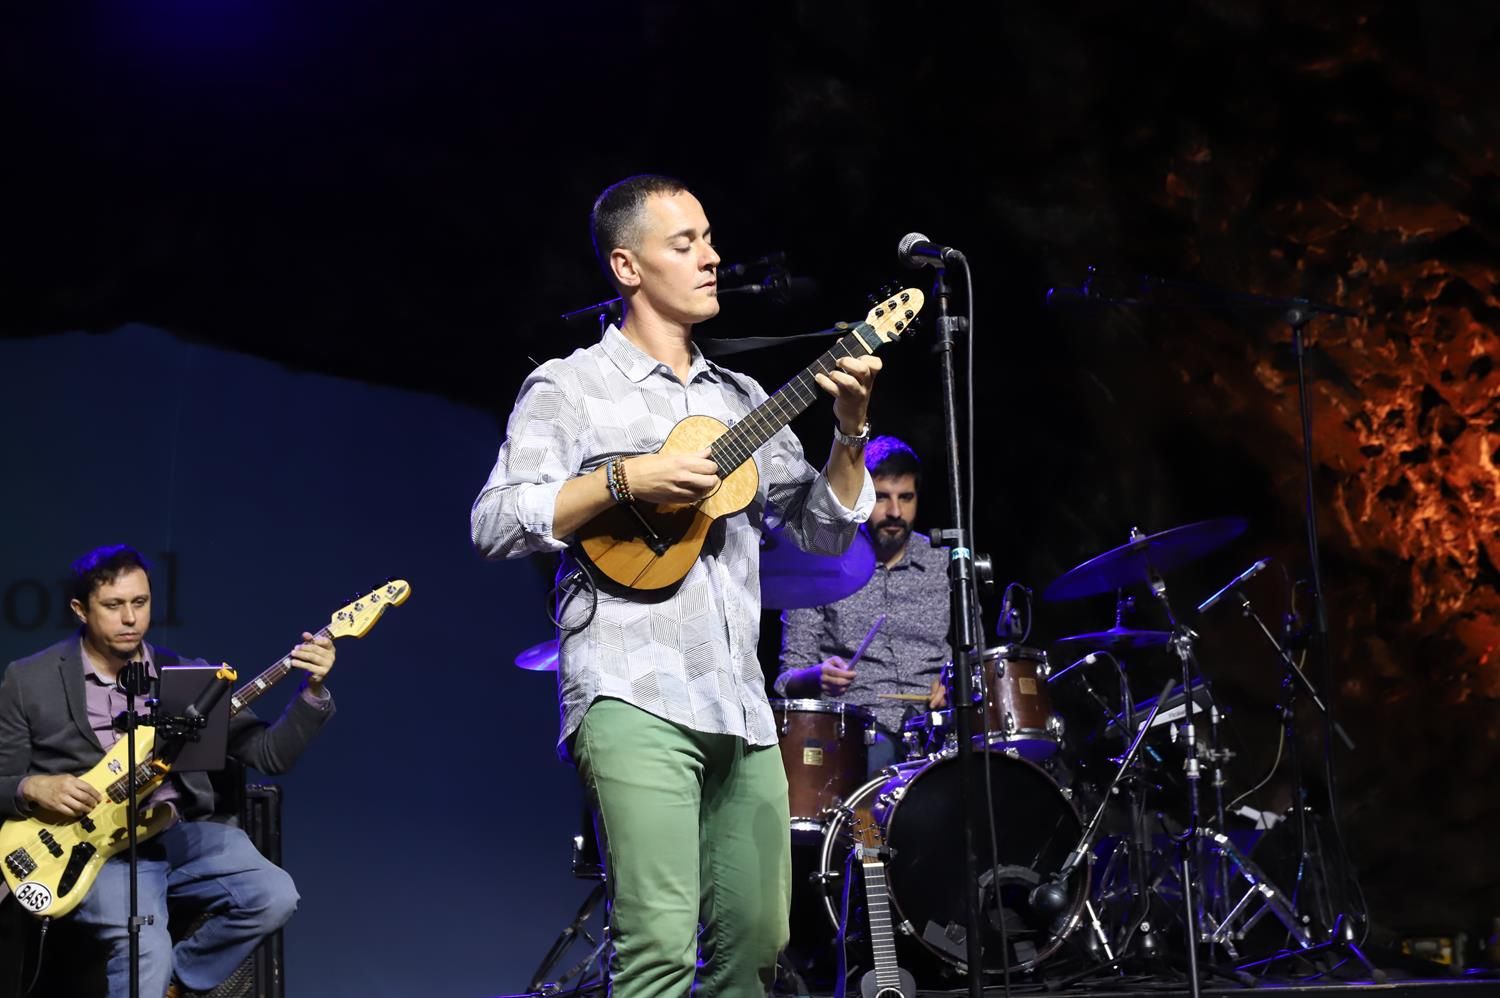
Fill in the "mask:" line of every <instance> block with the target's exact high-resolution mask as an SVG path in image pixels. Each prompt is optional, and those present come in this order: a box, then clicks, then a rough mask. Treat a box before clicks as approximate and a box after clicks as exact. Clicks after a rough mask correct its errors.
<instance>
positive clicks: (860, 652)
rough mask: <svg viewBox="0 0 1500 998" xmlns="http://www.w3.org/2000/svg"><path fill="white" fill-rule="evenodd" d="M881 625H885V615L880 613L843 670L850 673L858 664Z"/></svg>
mask: <svg viewBox="0 0 1500 998" xmlns="http://www.w3.org/2000/svg"><path fill="white" fill-rule="evenodd" d="M883 623H885V614H883V613H882V614H881V615H880V616H878V617H876V618H875V623H873V624H871V625H870V630H869V631H868V632H867V633H866V634H865V639H864V640H863V641H861V642H860V643H859V647H858V648H856V649H855V650H854V657H853V658H851V659H850V660H849V664H848V665H846V666H844V668H846V669H848V670H849V671H850V672H853V671H854V667H855V666H856V665H857V664H859V657H860V656H861V655H863V654H864V653H865V649H866V648H868V647H870V642H871V641H874V640H875V632H876V631H878V630H880V625H881V624H883Z"/></svg>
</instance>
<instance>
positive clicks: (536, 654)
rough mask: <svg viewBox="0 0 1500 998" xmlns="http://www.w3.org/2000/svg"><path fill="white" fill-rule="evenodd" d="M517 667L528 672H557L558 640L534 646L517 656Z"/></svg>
mask: <svg viewBox="0 0 1500 998" xmlns="http://www.w3.org/2000/svg"><path fill="white" fill-rule="evenodd" d="M516 667H517V668H520V669H525V670H526V671H527V672H556V671H557V639H556V638H553V639H552V640H551V641H543V642H542V643H541V644H539V645H532V646H531V647H530V648H527V649H526V650H525V651H523V652H521V654H519V655H517V656H516Z"/></svg>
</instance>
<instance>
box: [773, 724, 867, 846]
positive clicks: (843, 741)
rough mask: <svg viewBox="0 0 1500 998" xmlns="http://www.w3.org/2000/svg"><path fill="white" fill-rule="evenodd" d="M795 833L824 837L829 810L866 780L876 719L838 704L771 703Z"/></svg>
mask: <svg viewBox="0 0 1500 998" xmlns="http://www.w3.org/2000/svg"><path fill="white" fill-rule="evenodd" d="M771 711H772V712H773V713H774V714H775V715H776V733H777V735H778V737H779V740H780V742H781V760H782V762H783V763H784V764H785V765H786V782H787V792H788V796H789V797H790V801H791V809H792V830H793V831H794V832H816V833H818V834H821V833H822V831H823V825H824V822H825V821H826V820H827V814H828V812H829V811H830V810H831V809H832V808H834V807H836V806H838V804H839V802H840V801H841V800H842V799H843V798H844V797H845V796H847V795H848V794H849V793H850V792H852V791H853V790H855V789H857V788H858V787H859V786H860V784H862V783H864V782H865V780H866V776H867V773H866V767H867V765H868V761H869V752H870V742H871V740H873V738H874V734H875V715H874V714H872V713H871V712H870V711H868V710H866V709H865V708H863V707H858V706H855V705H854V704H847V703H840V702H838V701H834V700H772V701H771Z"/></svg>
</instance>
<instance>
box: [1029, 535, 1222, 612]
mask: <svg viewBox="0 0 1500 998" xmlns="http://www.w3.org/2000/svg"><path fill="white" fill-rule="evenodd" d="M1249 526H1250V523H1249V521H1248V520H1246V519H1245V518H1244V517H1241V516H1225V517H1221V518H1219V519H1217V520H1202V521H1200V522H1198V523H1188V524H1184V525H1183V526H1181V527H1173V528H1172V529H1170V530H1163V531H1161V532H1160V533H1157V534H1151V535H1149V536H1147V535H1144V534H1138V535H1137V536H1134V537H1132V538H1131V539H1130V540H1129V541H1128V542H1126V543H1124V544H1121V545H1120V546H1119V547H1117V548H1115V549H1114V550H1112V551H1106V552H1104V553H1103V554H1101V555H1096V556H1095V557H1093V558H1090V559H1089V560H1088V561H1086V562H1084V563H1083V564H1081V565H1078V566H1076V567H1074V568H1070V569H1069V570H1068V571H1066V572H1064V573H1063V574H1062V575H1060V576H1058V577H1057V578H1056V579H1054V580H1052V584H1051V585H1050V586H1048V587H1047V588H1046V589H1045V590H1044V591H1043V592H1042V598H1043V599H1046V600H1069V599H1078V598H1080V597H1083V596H1093V595H1095V594H1097V593H1107V592H1113V591H1114V590H1116V589H1123V588H1125V587H1126V586H1134V585H1145V584H1149V583H1150V581H1151V576H1152V574H1153V573H1155V574H1158V575H1159V574H1161V573H1162V572H1170V571H1171V570H1173V569H1174V568H1180V567H1181V566H1183V565H1186V564H1187V563H1188V562H1190V561H1192V560H1194V559H1195V558H1201V557H1203V556H1204V555H1206V554H1208V553H1209V552H1210V551H1215V550H1218V549H1219V548H1221V547H1223V546H1224V545H1225V544H1228V543H1229V542H1230V541H1232V540H1234V539H1235V538H1236V537H1238V536H1239V535H1240V534H1243V533H1244V532H1245V530H1246V528H1248V527H1249Z"/></svg>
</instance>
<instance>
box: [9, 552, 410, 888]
mask: <svg viewBox="0 0 1500 998" xmlns="http://www.w3.org/2000/svg"><path fill="white" fill-rule="evenodd" d="M409 595H411V586H409V585H408V584H407V583H406V582H405V581H404V580H400V579H397V580H392V581H390V582H387V583H386V584H385V585H383V586H380V587H378V588H376V589H374V590H371V591H370V592H368V593H366V594H365V595H363V596H361V597H360V598H359V599H357V600H355V601H354V602H352V603H349V604H348V605H346V606H344V607H342V608H340V609H339V610H338V611H337V612H336V613H334V614H333V616H332V617H331V618H330V619H329V621H328V624H327V626H326V627H323V628H320V629H319V630H318V634H319V635H320V636H323V637H327V638H333V639H338V638H347V637H354V638H359V637H364V635H365V634H367V633H368V632H369V630H370V628H372V627H374V626H375V622H376V621H377V620H379V619H380V617H381V615H382V614H384V613H385V611H386V610H387V609H388V608H389V607H392V606H400V605H401V604H402V603H405V602H406V598H407V597H408V596H409ZM226 668H227V667H226ZM294 668H295V666H293V665H292V661H291V656H290V655H288V656H286V657H284V658H282V659H281V660H280V661H278V662H277V663H276V664H275V665H273V666H271V667H270V668H269V669H267V670H266V671H265V672H262V673H261V674H260V675H259V676H256V677H255V678H254V679H252V680H251V681H250V682H248V683H246V684H245V685H244V686H242V687H240V689H238V690H236V691H235V693H234V694H233V695H232V696H231V697H230V699H229V712H230V715H231V716H233V715H234V714H238V713H239V712H240V711H241V710H243V709H245V707H247V706H249V704H250V702H251V701H252V700H254V699H255V698H256V697H258V696H260V695H261V694H262V693H264V692H265V691H266V690H269V689H270V688H271V687H272V686H273V685H274V684H275V683H276V682H278V681H279V680H281V679H283V678H285V677H286V676H287V675H289V674H290V673H291V672H292V670H293V669H294ZM221 674H222V673H221ZM227 675H229V676H232V675H233V673H232V672H228V673H227ZM134 740H135V757H136V760H137V765H136V768H135V772H134V774H133V775H134V778H135V788H136V793H137V795H138V796H140V797H144V796H145V795H146V794H148V793H150V792H151V791H152V790H154V789H156V787H158V786H159V785H160V784H161V782H162V780H164V779H165V778H166V776H167V773H168V772H169V771H170V770H171V768H172V766H171V760H170V759H168V758H163V757H159V756H157V755H155V754H154V751H153V750H154V749H155V747H156V731H155V729H154V728H151V727H149V726H141V727H138V728H136V730H135V739H134ZM128 753H129V743H128V742H127V741H126V740H125V739H124V738H120V739H119V740H118V741H116V742H115V744H114V745H113V746H111V747H110V750H109V751H108V752H106V753H105V754H104V758H103V759H101V760H100V761H99V763H98V764H97V765H95V766H94V768H93V769H90V770H89V771H88V772H87V773H84V774H83V775H82V776H81V777H80V779H82V780H83V781H84V782H85V783H87V784H89V785H90V786H92V787H93V788H94V789H95V790H97V791H99V794H100V796H101V797H103V798H104V800H103V802H102V803H100V804H99V805H97V806H96V807H95V808H94V809H93V810H92V811H90V812H89V813H88V814H85V815H83V816H82V817H78V818H59V817H51V818H49V817H46V816H41V815H37V816H33V817H31V818H26V819H24V820H19V821H7V822H6V823H5V824H4V825H0V857H3V860H0V862H3V873H4V875H5V882H6V884H8V885H9V886H10V890H11V893H12V894H14V895H15V897H16V900H17V901H18V902H20V904H21V907H23V908H25V909H26V910H27V911H29V912H30V913H31V914H33V915H36V916H37V917H39V918H57V917H60V916H62V915H66V914H67V913H68V912H70V911H72V910H73V909H74V908H76V907H78V904H79V902H81V901H82V900H83V899H84V898H85V897H86V896H87V895H88V892H89V889H90V888H91V887H93V885H94V880H95V879H96V878H97V877H98V876H99V869H100V867H102V866H103V865H104V861H105V860H107V859H109V858H110V857H111V856H114V855H116V854H118V853H120V852H123V851H124V850H125V849H126V848H128V847H129V844H130V825H129V821H130V817H129V813H128V812H129V808H130V781H131V775H132V774H130V773H128V772H126V770H127V768H128V766H129V763H128V758H129V755H128ZM171 820H172V815H171V809H170V808H169V807H168V806H167V805H165V804H162V805H160V806H157V807H148V808H144V809H142V810H141V812H140V815H139V818H138V820H137V821H136V836H137V838H138V839H141V840H144V839H147V838H150V837H151V836H153V835H155V834H157V833H158V832H160V831H161V830H162V829H164V828H166V827H167V825H168V824H170V823H171Z"/></svg>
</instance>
